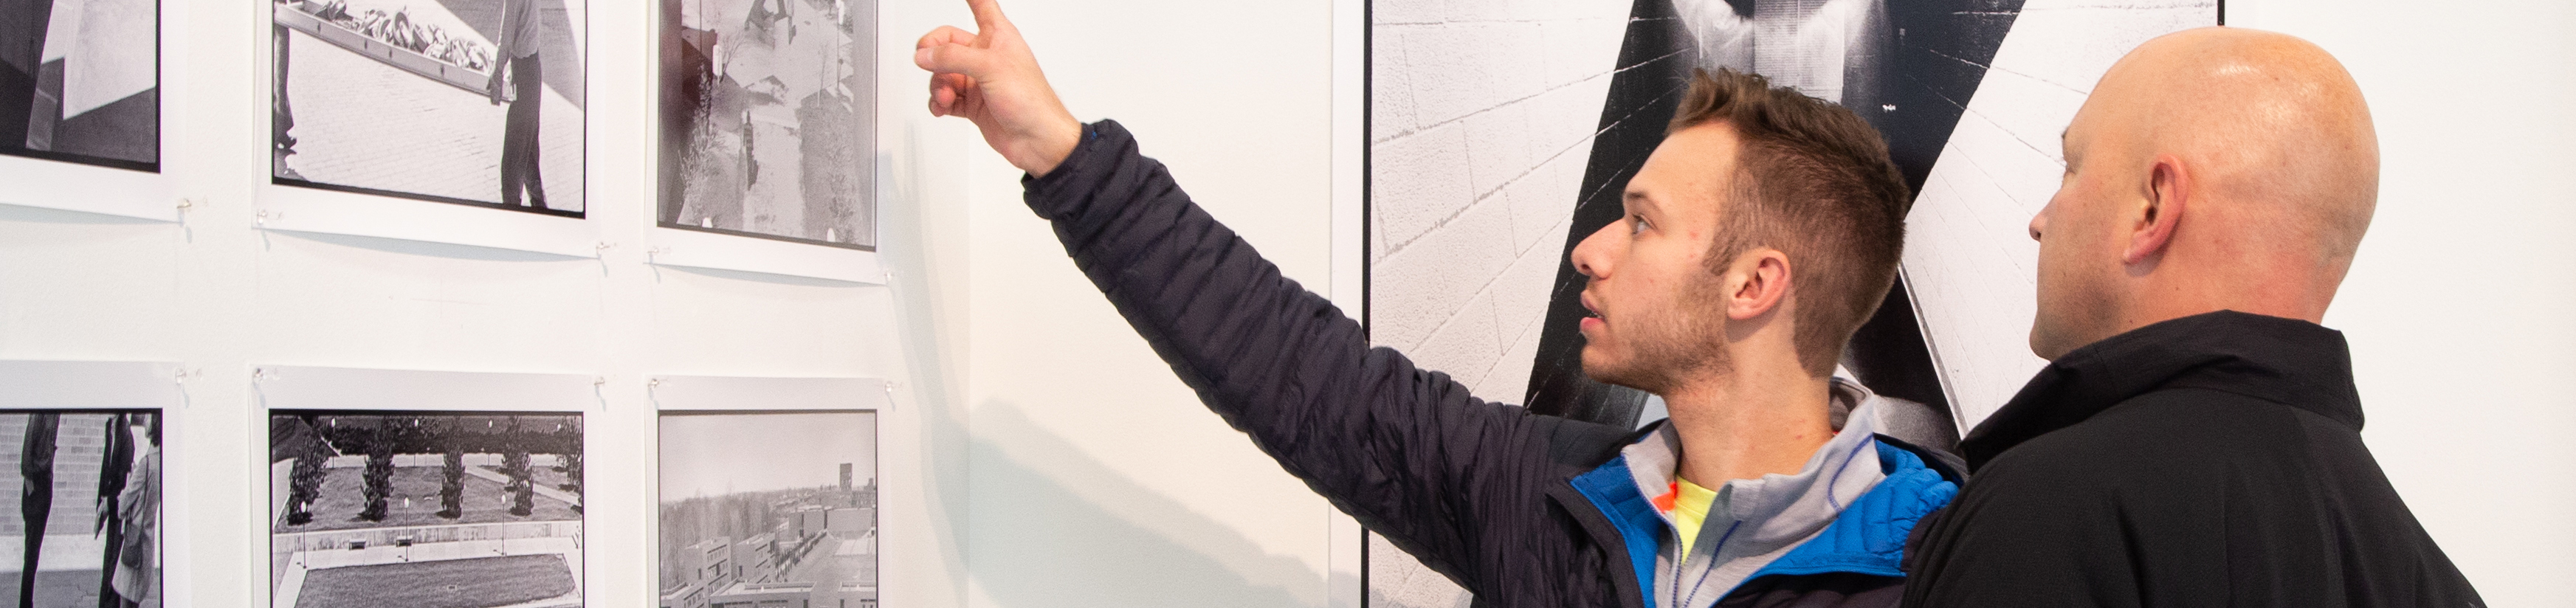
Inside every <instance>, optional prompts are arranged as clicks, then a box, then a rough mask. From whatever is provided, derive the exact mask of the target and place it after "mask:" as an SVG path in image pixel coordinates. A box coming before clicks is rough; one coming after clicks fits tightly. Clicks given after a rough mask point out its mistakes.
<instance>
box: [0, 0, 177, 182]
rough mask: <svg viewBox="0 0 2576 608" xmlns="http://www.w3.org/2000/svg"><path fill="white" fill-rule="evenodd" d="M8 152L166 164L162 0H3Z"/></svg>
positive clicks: (2, 101) (106, 163) (1, 125)
mask: <svg viewBox="0 0 2576 608" xmlns="http://www.w3.org/2000/svg"><path fill="white" fill-rule="evenodd" d="M0 154H7V155H12V156H27V157H34V158H42V159H46V160H56V161H63V162H73V163H80V164H85V165H97V166H102V167H115V168H119V169H132V170H137V171H159V170H160V168H161V4H160V3H159V2H157V1H156V0H12V1H10V2H0Z"/></svg>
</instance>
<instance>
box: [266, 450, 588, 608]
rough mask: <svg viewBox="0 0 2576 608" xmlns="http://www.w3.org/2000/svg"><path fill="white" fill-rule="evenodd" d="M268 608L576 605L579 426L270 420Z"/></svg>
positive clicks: (580, 586)
mask: <svg viewBox="0 0 2576 608" xmlns="http://www.w3.org/2000/svg"><path fill="white" fill-rule="evenodd" d="M268 433H269V442H268V462H269V463H270V464H269V471H268V483H269V501H268V502H269V526H268V527H269V569H268V571H269V589H271V594H270V605H271V606H273V607H274V608H332V607H368V608H415V607H416V608H492V607H502V606H508V607H512V608H571V607H577V606H581V605H582V598H583V596H582V590H583V582H582V572H583V570H582V559H583V554H582V544H583V529H582V522H583V499H582V496H583V494H582V479H583V470H582V462H583V459H584V457H585V454H584V453H583V443H582V436H583V435H582V416H581V415H580V414H578V413H570V412H564V413H552V412H454V411H399V410H285V409H272V410H269V417H268Z"/></svg>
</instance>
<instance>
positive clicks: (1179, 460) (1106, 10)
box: [900, 0, 1356, 607]
mask: <svg viewBox="0 0 2576 608" xmlns="http://www.w3.org/2000/svg"><path fill="white" fill-rule="evenodd" d="M1004 8H1005V9H1006V10H1008V11H1009V12H1010V15H1011V18H1012V19H1013V20H1014V21H1015V22H1017V23H1018V25H1019V28H1020V30H1021V31H1022V32H1023V33H1024V34H1025V35H1026V36H1027V37H1028V41H1029V44H1030V46H1032V47H1034V48H1035V49H1036V50H1037V53H1038V59H1039V63H1040V64H1041V65H1042V66H1044V68H1045V69H1046V72H1047V76H1048V77H1049V78H1050V79H1051V80H1053V81H1055V82H1056V83H1057V92H1058V94H1059V95H1060V96H1061V97H1062V98H1063V99H1064V100H1065V103H1066V105H1067V106H1069V107H1070V109H1071V110H1072V111H1073V114H1074V115H1075V116H1077V117H1080V118H1081V119H1082V120H1086V121H1091V120H1099V119H1103V118H1110V119H1116V120H1118V121H1119V122H1120V123H1121V124H1124V125H1126V126H1127V127H1128V129H1130V130H1131V131H1133V132H1134V133H1135V134H1136V137H1137V140H1138V142H1139V143H1140V145H1141V146H1142V147H1143V150H1144V152H1145V153H1146V154H1147V155H1150V156H1154V157H1156V158H1159V159H1161V160H1162V161H1164V162H1165V163H1166V164H1168V165H1169V166H1170V167H1171V170H1172V173H1173V175H1174V176H1175V177H1177V178H1178V179H1179V181H1180V183H1181V186H1182V187H1183V188H1184V189H1186V190H1187V191H1188V192H1189V193H1190V194H1191V195H1192V196H1193V197H1194V198H1195V199H1196V200H1197V201H1199V203H1200V204H1201V205H1203V206H1205V207H1206V208H1207V209H1208V211H1209V212H1210V213H1211V214H1214V215H1215V216H1216V218H1217V219H1218V220H1220V221H1223V222H1225V223H1226V224H1228V225H1229V226H1231V227H1233V228H1234V229H1235V230H1236V231H1237V232H1238V233H1240V234H1241V235H1242V236H1243V238H1244V239H1245V240H1246V241H1249V242H1250V243H1251V244H1252V245H1253V246H1254V247H1256V248H1258V249H1259V250H1260V251H1261V252H1262V253H1263V254H1264V255H1266V256H1268V257H1269V258H1270V259H1271V260H1272V261H1275V262H1277V263H1278V264H1279V265H1280V266H1281V268H1282V270H1283V271H1285V272H1286V274H1287V276H1288V277H1289V278H1291V279H1295V280H1297V281H1299V282H1301V283H1304V284H1306V285H1308V286H1309V287H1310V288H1312V289H1316V290H1319V291H1320V290H1323V289H1325V288H1326V286H1327V285H1328V284H1329V279H1331V278H1333V277H1330V276H1328V273H1329V270H1330V263H1331V254H1332V251H1331V246H1332V242H1333V241H1332V239H1331V234H1330V220H1331V217H1330V215H1329V203H1330V202H1331V200H1332V191H1331V188H1330V186H1331V183H1332V180H1331V177H1332V176H1331V173H1330V166H1329V162H1330V161H1331V160H1332V155H1331V147H1330V146H1331V144H1332V142H1331V140H1330V139H1329V133H1330V129H1331V127H1332V115H1331V106H1330V102H1331V99H1332V98H1331V94H1332V91H1333V88H1332V84H1333V82H1332V80H1331V78H1332V70H1331V63H1330V60H1331V47H1330V44H1331V42H1332V30H1331V29H1330V27H1331V25H1332V22H1331V17H1332V9H1333V5H1332V4H1329V3H1326V2H1322V1H1310V2H1216V3H1211V2H1190V1H1185V0H1152V1H1143V2H1116V3H1099V2H1072V1H1061V0H1047V1H1039V0H1025V1H1016V2H1005V3H1004ZM943 10H944V11H945V14H946V15H948V18H947V19H948V22H949V23H954V24H957V25H960V26H971V23H970V22H969V20H968V15H967V13H966V10H965V8H964V5H963V3H957V4H956V5H955V6H954V7H947V8H943ZM923 31H927V28H924V30H923ZM915 74H918V72H915ZM914 81H915V82H925V83H926V77H921V78H915V79H914ZM914 88H919V86H917V85H916V86H915V87H914ZM900 105H903V107H905V108H920V107H921V104H920V103H918V102H913V103H905V104H900ZM916 111H917V110H916ZM945 120H946V121H948V122H950V123H953V125H952V126H955V125H963V124H965V123H964V121H963V120H961V119H954V118H951V119H945ZM970 132H971V131H970ZM972 147H973V148H974V152H973V153H972V154H971V158H972V160H971V162H970V164H971V167H972V168H971V170H970V171H969V173H968V181H969V186H968V189H969V192H970V196H969V198H970V199H971V201H970V202H969V203H968V207H969V208H970V210H969V211H968V213H969V214H970V217H971V220H970V221H969V222H968V223H969V225H970V226H971V232H972V236H971V238H970V239H969V242H971V243H972V251H971V252H969V253H968V255H967V259H968V262H967V268H968V269H969V270H968V275H969V278H968V282H969V285H970V286H971V290H972V296H971V297H970V298H969V299H970V301H971V304H969V305H968V306H967V309H966V310H967V317H968V318H969V319H971V322H970V323H969V325H970V328H969V329H968V334H969V336H970V337H969V338H968V339H967V341H966V344H967V348H968V349H969V351H970V352H971V354H969V355H968V357H967V359H968V360H969V361H970V362H971V363H970V364H969V369H970V370H971V371H970V372H969V373H970V374H971V380H970V381H969V388H968V389H967V390H966V391H965V393H964V395H962V405H961V407H962V408H963V409H965V410H967V411H970V412H972V415H971V417H970V418H969V420H970V428H971V429H972V432H973V435H974V437H973V440H972V442H971V445H970V446H968V447H967V450H968V451H969V452H970V454H971V459H970V462H971V463H972V470H971V471H970V473H969V482H968V483H970V484H971V485H972V491H971V492H970V496H971V497H972V500H971V501H970V502H971V510H970V512H969V521H970V522H971V526H969V527H970V529H969V531H968V537H969V539H968V544H967V546H966V553H967V555H968V556H969V558H968V561H967V571H968V574H969V579H968V580H969V581H970V582H969V585H968V588H967V598H968V604H969V605H973V606H1026V607H1037V606H1050V607H1052V606H1173V607H1183V606H1245V607H1256V606H1257V607H1286V606H1323V605H1324V603H1325V597H1326V572H1328V571H1329V569H1330V564H1329V563H1328V562H1329V560H1328V556H1327V551H1328V540H1329V539H1328V537H1327V530H1329V529H1330V526H1329V525H1328V523H1327V518H1326V515H1327V514H1328V513H1329V512H1330V507H1328V506H1327V505H1326V504H1325V503H1324V501H1323V500H1322V499H1321V498H1319V497H1317V496H1315V494H1314V493H1313V492H1312V491H1309V490H1307V489H1306V487H1305V485H1304V484H1303V483H1301V482H1298V481H1297V480H1296V479H1294V478H1291V477H1289V476H1288V475H1287V474H1286V473H1284V472H1282V471H1281V470H1280V468H1279V466H1278V465H1277V464H1275V463H1274V462H1272V461H1271V460H1270V459H1269V457H1268V456H1265V455H1263V454H1262V453H1261V452H1260V451H1259V450H1257V449H1254V448H1253V446H1252V443H1251V442H1250V441H1247V440H1246V439H1245V438H1244V436H1243V434H1242V433H1239V432H1236V431H1234V430H1233V429H1232V428H1229V427H1227V426H1226V424H1225V422H1224V421H1222V420H1220V419H1218V418H1217V417H1216V415H1214V414H1211V413H1209V412H1208V411H1207V408H1206V407H1205V406H1203V405H1200V404H1199V401H1198V399H1197V397H1196V395H1194V394H1193V393H1192V392H1191V391H1190V390H1189V389H1188V387H1186V386H1184V385H1182V384H1181V382H1180V381H1179V380H1178V379H1177V378H1175V377H1174V376H1173V375H1172V372H1171V368H1170V367H1169V366H1167V365H1165V364H1164V363H1163V362H1162V360H1161V359H1160V358H1158V357H1156V356H1155V355H1154V353H1153V352H1152V351H1151V350H1150V349H1148V348H1147V347H1146V345H1145V342H1144V340H1143V339H1141V338H1139V337H1137V335H1136V332H1135V331H1134V330H1133V329H1130V328H1129V327H1128V326H1127V324H1126V322H1125V321H1124V320H1123V319H1121V318H1120V317H1119V316H1118V315H1117V313H1116V312H1115V311H1114V310H1112V309H1111V308H1110V306H1109V303H1108V301H1107V300H1105V299H1103V298H1102V297H1101V295H1100V292H1099V290H1098V289H1097V288H1094V287H1093V286H1092V285H1091V283H1090V281H1089V280H1088V279H1085V278H1084V277H1083V276H1082V275H1081V274H1080V273H1079V272H1078V271H1076V270H1075V268H1074V265H1073V263H1072V261H1071V260H1069V259H1067V258H1066V257H1065V254H1064V247H1063V246H1062V245H1060V244H1058V242H1057V241H1056V239H1055V235H1054V233H1053V232H1052V229H1051V228H1050V227H1049V225H1048V224H1047V223H1046V222H1044V221H1042V220H1040V219H1038V218H1037V216H1035V215H1034V214H1031V213H1030V212H1029V210H1028V207H1027V205H1025V204H1024V203H1022V202H1021V201H1022V199H1021V189H1020V186H1019V177H1020V175H1021V173H1020V171H1019V170H1017V169H1014V168H1012V167H1011V166H1010V165H1009V164H1007V163H1005V162H1003V160H1002V159H1001V157H1000V156H999V155H996V154H993V153H992V152H991V151H990V150H989V149H988V148H983V147H982V144H981V141H980V140H977V141H976V142H975V144H974V146H972ZM1355 536H1356V535H1354V538H1353V540H1356V538H1355Z"/></svg>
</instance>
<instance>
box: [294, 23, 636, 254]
mask: <svg viewBox="0 0 2576 608" xmlns="http://www.w3.org/2000/svg"><path fill="white" fill-rule="evenodd" d="M263 6H264V7H265V10H263V11H262V12H263V14H262V17H263V18H262V19H261V20H260V23H259V25H258V27H259V34H260V35H259V37H258V39H259V44H258V47H259V49H260V57H261V58H262V59H263V62H262V64H261V66H260V67H261V68H263V69H260V70H257V73H256V81H257V82H258V83H259V85H260V93H261V96H262V100H261V104H260V107H262V108H265V109H266V111H265V112H263V114H265V117H264V121H263V122H265V123H267V126H268V128H266V129H265V131H266V132H267V133H268V136H267V137H266V138H264V139H263V141H262V145H261V150H260V152H259V154H260V156H261V157H264V158H267V159H268V173H269V175H268V179H266V180H264V181H266V182H268V185H266V186H262V187H261V188H260V191H259V194H258V205H259V215H258V223H259V225H258V227H259V228H262V229H268V230H284V231H299V232H321V233H334V234H351V235H359V236H371V237H382V238H395V239H406V240H416V241H430V242H440V243H455V244H461V245H473V246H479V247H494V248H502V249H517V250H524V251H537V252H544V253H553V254H559V255H566V256H575V257H596V256H597V255H598V249H600V242H599V239H598V230H597V228H596V227H593V226H591V225H589V224H588V223H586V222H583V221H581V220H582V219H583V218H586V217H587V216H588V215H589V210H590V198H591V197H590V196H589V192H588V191H589V188H590V181H589V175H588V173H589V172H588V166H589V163H588V149H587V148H588V125H589V106H590V100H589V94H590V90H589V82H590V79H591V76H590V74H589V65H588V64H589V63H590V57H589V53H588V49H589V45H588V41H589V38H590V20H591V15H590V11H589V9H588V5H587V4H586V3H584V2H579V1H572V2H566V1H561V0H451V1H437V0H309V1H308V0H272V1H271V2H267V3H264V4H263ZM496 212H515V213H496Z"/></svg>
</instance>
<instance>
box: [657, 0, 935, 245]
mask: <svg viewBox="0 0 2576 608" xmlns="http://www.w3.org/2000/svg"><path fill="white" fill-rule="evenodd" d="M652 5H653V6H654V7H655V9H657V12H656V14H655V19H654V32H655V34H656V35H657V42H656V43H655V44H656V46H655V48H656V51H657V52H656V53H655V56H654V80H653V81H652V83H653V88H654V90H655V93H656V95H655V96H654V97H653V99H654V105H653V111H654V113H655V118H656V121H655V125H656V127H655V131H654V137H655V141H656V146H655V151H656V156H655V161H654V165H655V170H654V172H655V179H656V182H655V185H654V200H655V203H654V207H655V209H654V226H656V229H655V230H653V231H652V233H653V234H652V235H651V237H650V241H651V242H650V248H651V249H650V255H651V258H652V263H653V264H655V265H660V266H675V267H690V268H712V269H719V270H737V271H749V272H762V273H770V274H782V275H790V276H801V277H813V278H822V279H831V280H836V281H847V282H855V283H883V282H884V281H885V273H884V271H883V269H882V268H881V267H880V266H879V265H878V262H877V258H876V252H877V244H878V230H877V221H878V218H877V207H878V195H877V193H878V190H879V188H878V185H879V184H878V180H879V179H880V178H881V176H879V175H878V167H879V164H880V163H879V154H878V149H879V148H878V141H877V132H878V125H877V124H876V123H877V119H876V117H877V96H878V90H877V89H878V86H877V81H878V79H879V76H880V75H879V74H878V70H877V54H876V47H877V45H878V43H879V42H880V41H881V37H880V33H879V32H878V31H877V18H878V7H877V3H876V2H874V1H873V0H847V1H836V2H813V1H807V0H658V1H657V2H655V3H653V4H652Z"/></svg>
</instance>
